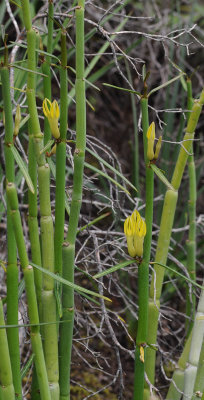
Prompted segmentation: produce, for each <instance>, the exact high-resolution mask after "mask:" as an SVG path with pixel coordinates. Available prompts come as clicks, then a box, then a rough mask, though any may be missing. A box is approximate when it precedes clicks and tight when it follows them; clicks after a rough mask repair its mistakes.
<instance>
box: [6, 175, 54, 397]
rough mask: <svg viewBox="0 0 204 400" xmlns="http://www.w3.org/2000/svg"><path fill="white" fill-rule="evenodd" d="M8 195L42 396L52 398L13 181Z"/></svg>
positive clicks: (8, 189) (30, 270) (30, 271)
mask: <svg viewBox="0 0 204 400" xmlns="http://www.w3.org/2000/svg"><path fill="white" fill-rule="evenodd" d="M7 196H8V200H9V204H10V210H11V218H12V223H13V228H14V233H15V238H16V244H17V248H18V254H19V258H20V262H21V267H22V270H23V274H24V280H25V288H26V296H27V303H28V315H29V319H30V323H31V324H34V326H31V344H32V350H33V354H34V356H35V365H36V370H37V376H38V382H39V387H40V393H41V398H42V399H44V400H51V397H50V390H49V385H48V379H47V371H46V366H45V360H44V355H43V349H42V341H41V336H40V331H39V317H38V306H37V298H36V292H35V283H34V272H33V268H32V267H31V266H30V265H29V262H28V256H27V251H26V246H25V241H24V237H23V229H22V224H21V217H20V213H19V208H18V199H17V193H16V188H15V186H14V184H13V183H11V182H9V183H8V184H7Z"/></svg>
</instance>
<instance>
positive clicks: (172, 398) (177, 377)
mask: <svg viewBox="0 0 204 400" xmlns="http://www.w3.org/2000/svg"><path fill="white" fill-rule="evenodd" d="M191 339H192V332H191V333H190V335H189V337H188V339H187V341H186V343H185V346H184V349H183V352H182V355H181V356H180V358H179V361H178V366H177V367H176V369H175V371H174V373H173V376H172V380H171V384H170V386H169V390H168V393H167V396H166V400H180V398H181V396H182V392H183V388H184V371H185V368H186V363H187V362H188V357H189V351H190V345H191ZM177 388H178V389H179V390H177Z"/></svg>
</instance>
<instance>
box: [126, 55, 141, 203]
mask: <svg viewBox="0 0 204 400" xmlns="http://www.w3.org/2000/svg"><path fill="white" fill-rule="evenodd" d="M125 64H126V69H127V76H128V79H129V81H130V83H131V84H132V76H131V73H130V67H129V65H128V62H127V61H125ZM130 99H131V106H132V116H133V129H134V145H133V179H132V182H133V185H135V187H136V188H137V189H138V197H139V196H140V193H139V140H138V128H137V110H136V104H135V101H136V100H135V95H134V94H133V93H130Z"/></svg>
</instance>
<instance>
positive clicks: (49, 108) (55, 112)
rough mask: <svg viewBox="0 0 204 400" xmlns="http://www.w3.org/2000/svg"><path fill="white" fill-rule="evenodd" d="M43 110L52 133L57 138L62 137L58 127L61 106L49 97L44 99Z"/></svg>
mask: <svg viewBox="0 0 204 400" xmlns="http://www.w3.org/2000/svg"><path fill="white" fill-rule="evenodd" d="M43 112H44V115H45V116H46V117H47V119H48V122H49V125H50V129H51V132H52V135H53V136H54V137H55V139H58V138H59V137H60V132H59V128H58V119H59V116H60V110H59V106H58V103H57V101H56V100H54V101H53V102H52V103H51V101H50V100H48V99H44V100H43Z"/></svg>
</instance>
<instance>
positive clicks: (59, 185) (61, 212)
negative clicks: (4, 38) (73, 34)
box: [54, 31, 68, 275]
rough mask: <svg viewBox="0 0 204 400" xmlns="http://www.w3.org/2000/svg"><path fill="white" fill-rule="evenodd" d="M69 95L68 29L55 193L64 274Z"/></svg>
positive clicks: (63, 57)
mask: <svg viewBox="0 0 204 400" xmlns="http://www.w3.org/2000/svg"><path fill="white" fill-rule="evenodd" d="M67 100H68V97H67V48H66V31H65V32H62V34H61V70H60V141H59V142H58V143H57V151H56V194H55V235H54V243H55V272H56V273H59V274H60V275H62V243H63V240H64V218H65V165H66V135H67V117H68V101H67Z"/></svg>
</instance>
